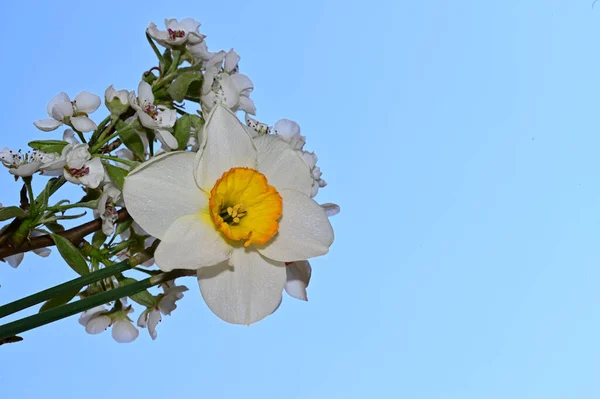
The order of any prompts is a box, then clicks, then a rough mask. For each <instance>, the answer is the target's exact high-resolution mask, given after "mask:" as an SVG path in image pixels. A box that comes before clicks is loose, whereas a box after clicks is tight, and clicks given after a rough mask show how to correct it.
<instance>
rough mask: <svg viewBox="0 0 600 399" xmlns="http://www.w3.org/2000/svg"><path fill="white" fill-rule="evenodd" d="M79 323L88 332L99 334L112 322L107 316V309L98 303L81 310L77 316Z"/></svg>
mask: <svg viewBox="0 0 600 399" xmlns="http://www.w3.org/2000/svg"><path fill="white" fill-rule="evenodd" d="M79 324H81V325H82V326H84V327H85V332H87V333H88V334H100V333H101V332H102V331H105V330H106V329H107V328H108V327H109V326H110V325H111V324H112V320H111V318H110V316H108V310H107V309H106V308H105V307H104V305H100V306H96V307H95V308H91V309H88V310H86V311H85V312H83V313H82V314H81V316H79Z"/></svg>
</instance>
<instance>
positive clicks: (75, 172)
mask: <svg viewBox="0 0 600 399" xmlns="http://www.w3.org/2000/svg"><path fill="white" fill-rule="evenodd" d="M67 171H68V172H69V174H70V175H71V176H73V177H83V176H87V175H88V174H89V173H90V168H89V167H87V166H84V167H83V168H79V169H75V168H67Z"/></svg>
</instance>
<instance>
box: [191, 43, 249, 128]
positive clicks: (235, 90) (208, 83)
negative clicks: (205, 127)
mask: <svg viewBox="0 0 600 399" xmlns="http://www.w3.org/2000/svg"><path fill="white" fill-rule="evenodd" d="M239 60H240V57H239V55H238V54H237V53H236V52H235V51H234V50H233V49H231V50H229V52H227V53H226V52H225V51H220V52H218V53H216V54H215V55H214V56H213V57H212V58H211V59H210V60H209V61H208V62H207V63H206V70H205V72H204V81H203V82H202V96H201V97H200V101H201V103H202V112H203V113H204V116H205V117H206V116H207V115H208V114H209V112H210V110H211V109H212V108H213V107H214V106H215V105H216V104H223V105H225V106H226V107H227V108H229V109H230V110H232V111H233V112H236V111H238V110H242V111H244V112H246V113H249V114H255V113H256V107H255V106H254V101H252V100H251V99H250V93H251V92H252V90H253V89H254V85H253V83H252V81H251V80H250V78H249V77H248V76H246V75H243V74H241V73H239V72H238V71H239V68H238V62H239Z"/></svg>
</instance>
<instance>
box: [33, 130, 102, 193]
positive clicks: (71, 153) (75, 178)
mask: <svg viewBox="0 0 600 399" xmlns="http://www.w3.org/2000/svg"><path fill="white" fill-rule="evenodd" d="M65 134H66V132H65ZM41 168H42V169H44V170H57V169H61V168H62V169H63V170H64V171H63V175H64V176H65V179H67V180H68V181H70V182H71V183H74V184H83V185H84V186H86V187H89V188H96V187H98V186H99V185H100V183H101V182H102V181H103V180H104V166H103V165H102V161H101V160H100V158H92V157H91V154H90V151H89V147H88V145H87V144H83V143H79V144H67V145H66V146H65V147H64V148H63V150H62V154H61V156H60V158H58V159H56V160H53V161H51V162H47V163H45V164H43V165H42V166H41Z"/></svg>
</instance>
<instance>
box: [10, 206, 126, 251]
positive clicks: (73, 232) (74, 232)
mask: <svg viewBox="0 0 600 399" xmlns="http://www.w3.org/2000/svg"><path fill="white" fill-rule="evenodd" d="M130 218H131V216H129V213H128V212H127V209H125V208H123V209H121V210H120V211H119V219H118V223H121V222H124V221H126V220H129V219H130ZM101 228H102V220H101V219H95V220H92V221H91V222H87V223H84V224H82V225H81V226H77V227H73V228H72V229H69V230H65V231H61V232H59V233H56V234H58V235H59V236H62V237H65V238H66V239H68V240H69V241H71V242H72V243H73V244H74V245H77V244H79V243H80V242H81V241H82V240H83V238H84V237H85V236H87V235H88V234H91V233H94V232H96V231H98V230H100V229H101ZM53 245H54V241H53V240H52V237H50V236H49V235H44V236H39V237H35V238H32V239H30V240H25V242H24V243H23V244H22V245H21V246H19V247H10V246H3V247H0V259H3V258H6V257H7V256H11V255H15V254H19V253H22V252H28V251H31V250H34V249H40V248H44V247H51V246H53Z"/></svg>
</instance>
